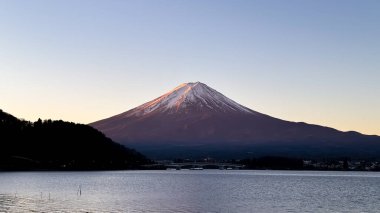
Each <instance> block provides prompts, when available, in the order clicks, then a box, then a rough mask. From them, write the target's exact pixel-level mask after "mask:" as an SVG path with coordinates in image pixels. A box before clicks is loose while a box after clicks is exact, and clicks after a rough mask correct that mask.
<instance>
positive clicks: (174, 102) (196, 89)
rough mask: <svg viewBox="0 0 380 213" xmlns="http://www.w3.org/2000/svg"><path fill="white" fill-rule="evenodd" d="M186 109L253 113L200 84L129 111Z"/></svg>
mask: <svg viewBox="0 0 380 213" xmlns="http://www.w3.org/2000/svg"><path fill="white" fill-rule="evenodd" d="M187 107H196V108H197V109H199V110H212V111H219V112H243V113H255V112H254V111H252V110H250V109H248V108H246V107H244V106H242V105H240V104H238V103H236V102H235V101H233V100H231V99H229V98H227V97H226V96H224V95H223V94H221V93H219V92H218V91H216V90H214V89H212V88H211V87H209V86H207V85H206V84H204V83H201V82H190V83H183V84H181V85H179V86H177V87H176V88H174V89H173V90H171V91H169V92H168V93H166V94H164V95H162V96H160V97H158V98H156V99H154V100H152V101H150V102H147V103H145V104H143V105H141V106H138V107H136V108H135V109H133V110H131V111H132V114H133V115H145V114H148V113H152V112H154V111H156V110H159V111H165V112H171V113H175V112H179V111H181V110H182V109H186V108H187ZM128 114H129V113H128Z"/></svg>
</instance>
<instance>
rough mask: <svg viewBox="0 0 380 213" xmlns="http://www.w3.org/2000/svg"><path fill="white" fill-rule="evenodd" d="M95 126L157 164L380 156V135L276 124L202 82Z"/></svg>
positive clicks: (178, 89)
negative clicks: (186, 160)
mask: <svg viewBox="0 0 380 213" xmlns="http://www.w3.org/2000/svg"><path fill="white" fill-rule="evenodd" d="M90 125H91V126H93V127H95V128H97V129H98V130H100V131H102V132H103V133H105V134H106V135H107V136H108V137H110V138H112V139H113V140H115V141H117V142H119V143H122V144H124V145H128V146H131V147H134V148H136V149H137V150H138V151H141V152H142V153H144V154H147V155H148V156H150V157H153V158H156V159H169V158H184V157H186V158H198V157H213V158H222V159H228V158H245V157H256V156H261V155H281V156H292V157H310V158H323V157H360V158H363V157H365V158H367V157H379V156H380V137H378V136H367V135H362V134H360V133H357V132H341V131H338V130H335V129H333V128H328V127H322V126H318V125H310V124H306V123H297V122H290V121H285V120H281V119H277V118H274V117H271V116H268V115H265V114H262V113H260V112H256V111H254V110H251V109H249V108H247V107H244V106H242V105H240V104H238V103H236V102H235V101H233V100H231V99H229V98H227V97H226V96H224V95H223V94H221V93H220V92H218V91H216V90H214V89H213V88H211V87H209V86H207V85H206V84H204V83H201V82H195V83H184V84H181V85H179V86H178V87H176V88H174V89H173V90H171V91H169V92H168V93H166V94H164V95H162V96H160V97H158V98H156V99H154V100H152V101H149V102H147V103H145V104H143V105H141V106H138V107H136V108H134V109H131V110H129V111H126V112H124V113H121V114H119V115H115V116H112V117H110V118H106V119H103V120H100V121H96V122H94V123H91V124H90Z"/></svg>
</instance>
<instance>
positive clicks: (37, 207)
mask: <svg viewBox="0 0 380 213" xmlns="http://www.w3.org/2000/svg"><path fill="white" fill-rule="evenodd" d="M379 211H380V173H374V172H373V173H372V172H310V171H239V170H233V171H231V170H228V171H227V170H202V171H192V170H181V171H176V170H174V171H110V172H3V173H0V212H379Z"/></svg>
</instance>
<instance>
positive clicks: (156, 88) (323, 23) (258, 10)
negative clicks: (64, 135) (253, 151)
mask: <svg viewBox="0 0 380 213" xmlns="http://www.w3.org/2000/svg"><path fill="white" fill-rule="evenodd" d="M379 11H380V1H378V0H360V1H358V0H339V1H338V0H318V1H312V0H299V1H297V0H287V1H283V0H278V1H271V0H262V1H256V0H246V1H241V0H230V1H223V0H191V1H182V0H172V1H169V0H165V1H160V0H151V1H144V0H136V1H127V0H125V1H124V0H120V1H119V0H104V1H95V0H89V1H85V0H81V1H78V0H62V1H58V0H54V1H51V0H45V1H38V0H30V1H29V0H0V109H3V110H4V111H6V112H9V113H12V114H14V115H15V116H17V117H19V118H24V119H27V120H36V119H38V118H42V119H48V118H52V119H63V120H68V121H74V122H80V123H89V122H93V121H96V120H99V119H103V118H106V117H109V116H111V115H115V114H118V113H121V112H124V111H126V110H129V109H131V108H133V107H135V106H137V105H140V104H142V103H144V102H147V101H149V100H151V99H153V98H156V97H158V96H159V95H161V94H163V93H165V92H167V91H169V90H171V89H173V88H174V87H176V86H177V85H179V84H180V83H183V82H191V81H201V82H203V83H206V84H207V85H209V86H211V87H213V88H214V89H216V90H218V91H219V92H221V93H223V94H225V95H226V96H228V97H230V98H231V99H233V100H235V101H237V102H238V103H241V104H242V105H245V106H247V107H249V108H251V109H253V110H256V111H259V112H262V113H265V114H268V115H271V116H274V117H278V118H282V119H285V120H291V121H305V122H308V123H314V124H320V125H324V126H330V127H334V128H337V129H339V130H344V131H347V130H356V131H360V132H362V133H366V134H377V135H380V12H379Z"/></svg>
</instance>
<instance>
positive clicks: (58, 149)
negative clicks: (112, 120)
mask: <svg viewBox="0 0 380 213" xmlns="http://www.w3.org/2000/svg"><path fill="white" fill-rule="evenodd" d="M0 139H1V140H0V170H4V169H5V170H35V169H43V170H47V169H53V170H64V169H68V170H77V169H80V170H83V169H128V168H137V167H138V166H139V165H141V164H144V163H147V162H149V161H148V160H147V159H146V158H145V157H144V156H142V155H141V154H139V153H137V152H136V151H134V150H131V149H128V148H125V147H123V146H121V145H119V144H116V143H114V142H113V141H112V140H111V139H109V138H106V137H105V136H104V135H103V134H102V133H101V132H99V131H97V130H96V129H94V128H92V127H90V126H87V125H82V124H74V123H69V122H63V121H51V120H47V121H41V120H39V121H37V122H34V123H31V122H28V121H21V120H18V119H17V118H15V117H14V116H12V115H10V114H7V113H4V112H2V111H1V110H0Z"/></svg>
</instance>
